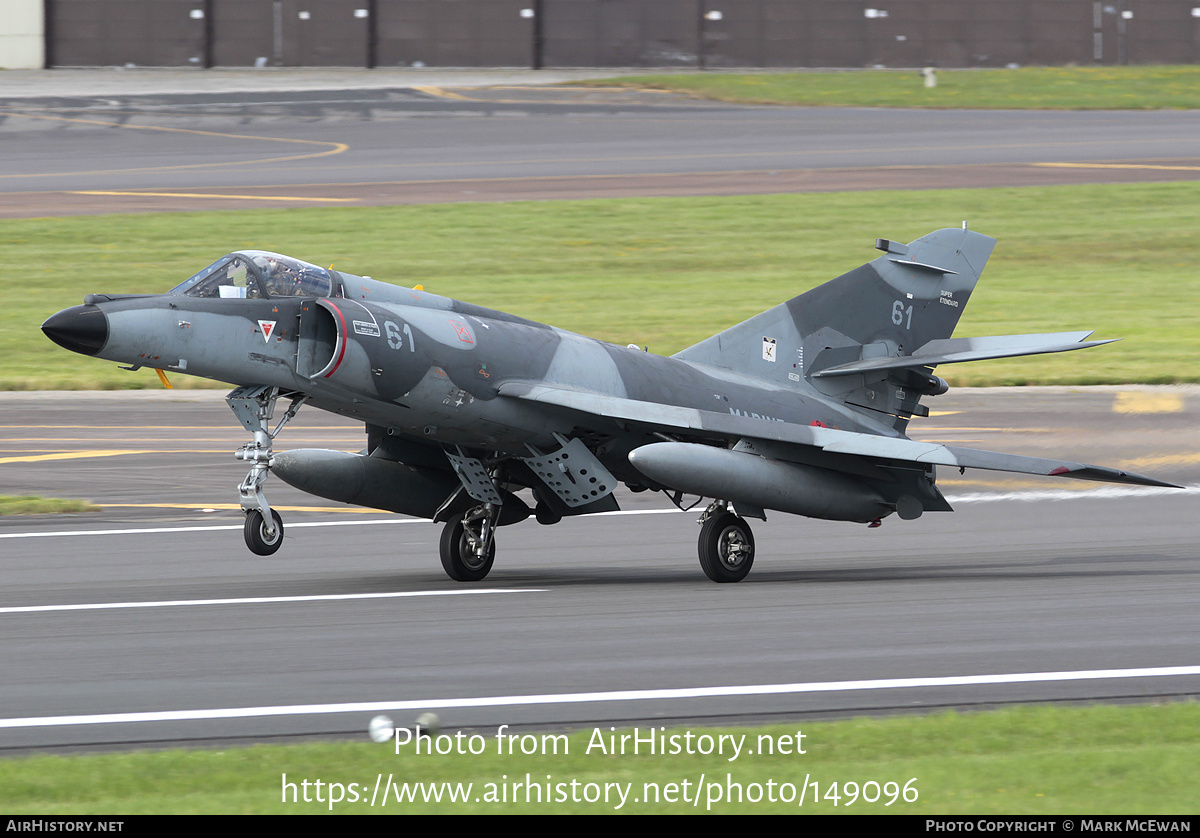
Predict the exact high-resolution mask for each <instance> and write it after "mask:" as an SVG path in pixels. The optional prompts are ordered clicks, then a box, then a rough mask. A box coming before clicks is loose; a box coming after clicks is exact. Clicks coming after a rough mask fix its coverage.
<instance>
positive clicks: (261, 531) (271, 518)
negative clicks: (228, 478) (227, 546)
mask: <svg viewBox="0 0 1200 838" xmlns="http://www.w3.org/2000/svg"><path fill="white" fill-rule="evenodd" d="M281 395H284V394H283V393H282V392H281V391H280V389H279V388H278V387H238V388H237V389H236V390H234V391H233V392H231V393H230V394H229V395H228V396H226V397H225V401H226V403H228V405H229V407H230V409H232V410H233V413H234V415H235V416H237V418H238V419H239V420H241V423H242V424H243V425H245V427H246V430H248V431H250V433H252V434H254V440H253V441H252V442H248V443H246V444H245V445H243V446H242V447H241V448H239V449H238V450H237V452H236V453H235V454H234V456H235V457H237V458H238V459H239V460H246V461H247V462H249V463H250V464H251V465H250V471H249V472H248V473H247V474H246V478H245V479H244V480H242V483H241V485H240V486H238V495H239V497H240V499H241V502H242V511H243V512H245V513H246V526H245V527H244V530H243V534H244V535H245V538H246V546H247V547H249V548H250V550H251V551H252V552H254V553H257V554H258V555H260V556H269V555H271V554H272V553H274V552H275V551H276V550H278V549H279V548H280V547H281V546H282V545H283V519H282V518H280V517H279V513H278V512H276V511H275V510H273V509H271V506H270V504H268V503H267V497H266V495H264V494H263V490H262V488H263V483H265V482H266V480H267V474H268V472H269V471H270V468H271V454H272V451H271V442H272V441H273V440H274V439H275V437H277V436H278V435H279V432H280V431H282V430H283V426H284V425H286V424H287V423H288V422H289V421H291V419H292V417H293V416H295V415H296V411H298V410H299V409H300V406H301V405H302V404H304V402H305V401H307V400H308V396H306V395H303V394H301V393H290V394H287V395H288V396H290V398H291V400H292V404H291V406H290V407H288V409H287V413H285V414H284V415H283V418H282V419H280V420H279V424H278V425H276V426H275V431H274V432H273V433H272V432H271V430H270V427H271V426H270V422H271V418H272V417H273V416H274V414H275V402H276V401H278V400H279V397H280V396H281Z"/></svg>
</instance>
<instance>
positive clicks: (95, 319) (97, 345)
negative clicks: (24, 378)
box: [42, 306, 108, 355]
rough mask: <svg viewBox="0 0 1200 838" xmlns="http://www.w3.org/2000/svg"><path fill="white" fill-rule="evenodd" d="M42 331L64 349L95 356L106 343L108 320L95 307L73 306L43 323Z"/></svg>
mask: <svg viewBox="0 0 1200 838" xmlns="http://www.w3.org/2000/svg"><path fill="white" fill-rule="evenodd" d="M42 331H43V332H45V333H46V337H48V338H50V340H52V341H54V342H55V343H57V344H58V345H59V346H61V347H63V348H64V349H70V350H71V351H72V352H78V353H79V354H81V355H95V354H96V353H97V352H99V351H100V350H101V349H103V348H104V344H105V343H107V342H108V318H107V317H105V316H104V312H103V311H101V310H100V309H99V308H97V307H96V306H73V307H72V308H66V309H63V310H62V311H60V312H59V313H58V314H55V315H53V316H52V317H51V318H50V319H49V320H47V321H46V322H45V323H43V324H42Z"/></svg>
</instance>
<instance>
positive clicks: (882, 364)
mask: <svg viewBox="0 0 1200 838" xmlns="http://www.w3.org/2000/svg"><path fill="white" fill-rule="evenodd" d="M1091 334H1092V333H1091V332H1051V333H1048V334H1040V335H996V336H993V337H979V338H943V339H940V340H931V341H929V342H928V343H926V344H925V345H924V346H922V347H921V348H920V349H918V350H917V351H916V352H914V353H913V354H911V355H900V356H896V357H890V358H868V359H865V360H862V361H852V362H851V363H848V364H839V365H838V366H836V367H830V368H828V369H824V370H821V371H820V372H815V373H813V378H830V377H833V376H838V375H854V374H856V373H863V372H878V371H880V370H895V369H915V368H917V367H936V366H937V365H938V364H959V363H962V362H964V361H987V360H990V359H992V358H1016V357H1019V356H1021V355H1046V354H1049V353H1052V352H1070V351H1071V350H1074V349H1087V348H1088V347H1092V346H1101V345H1103V344H1105V343H1113V342H1114V341H1115V340H1117V339H1116V338H1113V339H1110V340H1086V338H1087V337H1089V336H1090V335H1091Z"/></svg>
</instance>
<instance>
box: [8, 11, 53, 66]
mask: <svg viewBox="0 0 1200 838" xmlns="http://www.w3.org/2000/svg"><path fill="white" fill-rule="evenodd" d="M44 26H45V23H44V21H43V19H42V0H0V68H2V69H5V70H40V69H41V68H42V67H43V66H45V62H46V57H45V52H44V51H43V50H44V48H45V29H44Z"/></svg>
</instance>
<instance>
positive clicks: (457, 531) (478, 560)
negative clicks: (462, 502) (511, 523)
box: [438, 516, 496, 582]
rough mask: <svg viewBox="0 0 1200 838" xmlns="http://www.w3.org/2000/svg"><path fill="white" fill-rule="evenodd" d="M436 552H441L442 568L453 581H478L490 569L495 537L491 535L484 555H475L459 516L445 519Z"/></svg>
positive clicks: (493, 556) (494, 555) (494, 556)
mask: <svg viewBox="0 0 1200 838" xmlns="http://www.w3.org/2000/svg"><path fill="white" fill-rule="evenodd" d="M438 552H439V553H441V556H442V568H443V569H444V570H445V571H446V575H447V576H449V577H450V578H451V579H453V580H454V581H455V582H478V581H479V580H480V579H483V578H484V577H485V576H487V575H488V573H489V572H490V571H491V569H492V562H493V561H495V559H496V539H495V537H494V536H493V538H492V540H491V543H490V544H488V549H487V552H486V554H485V555H483V556H478V555H476V553H475V551H474V550H472V549H471V541H470V539H469V538H467V528H466V527H464V526H463V522H462V517H461V516H460V517H456V518H454V519H452V520H450V521H447V522H446V526H445V527H443V528H442V540H441V543H440V544H439V545H438Z"/></svg>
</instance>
